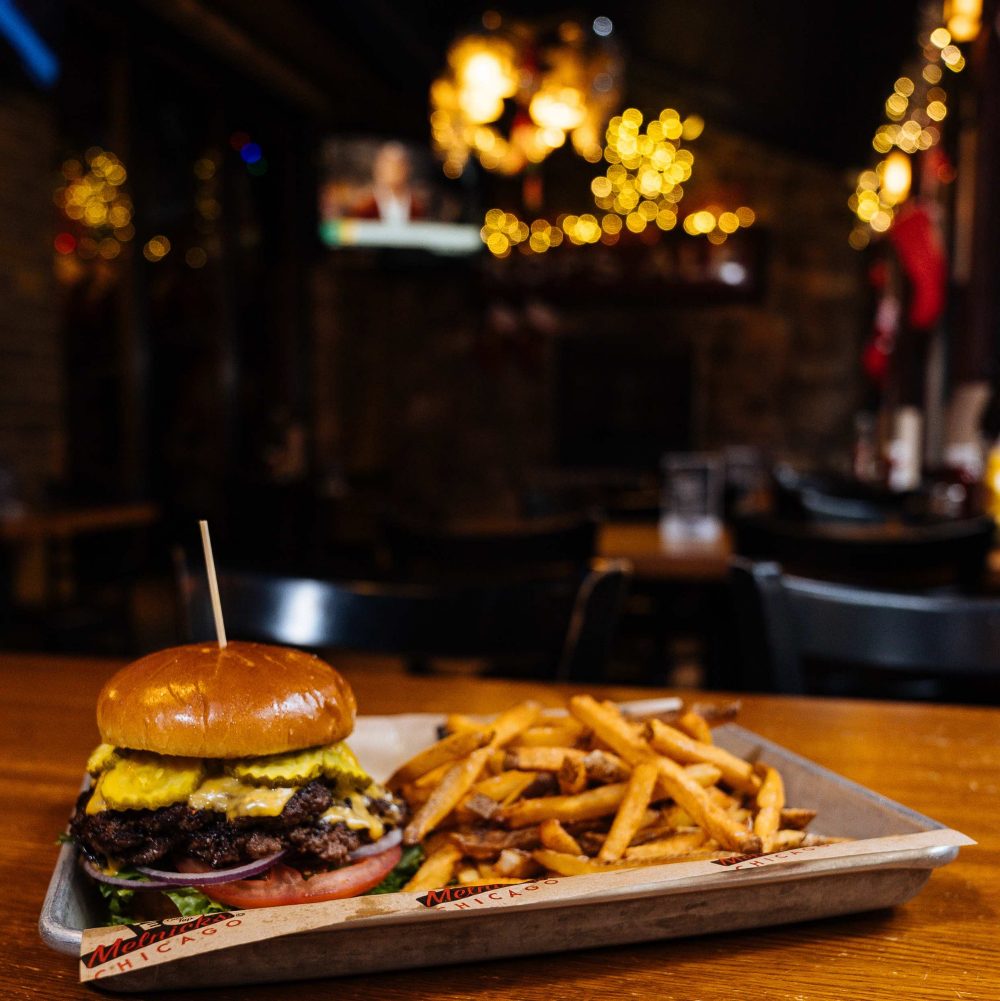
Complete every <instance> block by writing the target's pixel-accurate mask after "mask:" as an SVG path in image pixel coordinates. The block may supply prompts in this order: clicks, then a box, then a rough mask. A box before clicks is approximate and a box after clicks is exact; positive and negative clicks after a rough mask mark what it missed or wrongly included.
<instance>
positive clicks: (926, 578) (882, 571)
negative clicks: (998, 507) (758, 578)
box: [733, 515, 996, 592]
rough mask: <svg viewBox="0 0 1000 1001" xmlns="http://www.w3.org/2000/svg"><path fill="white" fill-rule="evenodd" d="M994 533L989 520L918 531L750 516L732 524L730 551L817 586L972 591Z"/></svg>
mask: <svg viewBox="0 0 1000 1001" xmlns="http://www.w3.org/2000/svg"><path fill="white" fill-rule="evenodd" d="M995 533H996V526H995V524H994V523H993V521H992V519H990V518H986V517H979V518H962V519H955V520H951V521H938V522H931V523H923V524H907V523H902V522H880V523H868V524H860V523H857V522H854V523H851V522H846V521H832V520H831V521H815V520H812V521H810V520H800V519H794V518H785V517H780V516H775V515H753V516H746V517H742V518H738V519H736V520H735V521H734V523H733V537H734V549H735V551H736V553H738V554H739V555H740V556H742V557H745V558H748V559H753V560H773V561H774V562H777V563H780V564H781V565H782V567H783V568H784V569H785V570H786V571H790V572H792V573H796V574H800V575H802V576H804V577H810V578H815V579H818V580H828V581H836V582H839V583H843V584H854V585H857V586H861V587H865V586H868V587H885V588H888V589H891V590H898V591H917V590H928V589H931V588H941V587H953V588H957V589H960V590H963V591H970V592H971V591H975V590H977V588H978V587H979V585H980V583H981V580H982V576H983V573H984V570H985V567H986V559H987V556H988V554H989V551H990V549H991V547H992V546H993V541H994V536H995Z"/></svg>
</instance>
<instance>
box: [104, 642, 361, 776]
mask: <svg viewBox="0 0 1000 1001" xmlns="http://www.w3.org/2000/svg"><path fill="white" fill-rule="evenodd" d="M356 708H357V707H356V703H355V701H354V693H353V692H352V691H351V688H350V686H349V685H348V684H347V682H346V681H345V680H344V679H343V678H342V677H341V676H340V674H338V673H337V671H335V670H334V669H333V668H332V667H330V665H329V664H327V663H325V662H324V661H322V660H320V659H319V657H316V656H314V655H313V654H310V653H303V652H302V651H301V650H294V649H291V648H289V647H278V646H267V645H265V644H263V643H230V644H229V645H228V646H227V647H225V648H224V649H222V648H220V647H219V646H218V645H217V644H215V643H193V644H191V645H189V646H179V647H171V648H169V649H167V650H160V651H159V652H157V653H151V654H149V655H148V656H146V657H142V658H141V659H139V660H137V661H134V662H133V663H131V664H129V665H128V666H127V667H124V668H122V669H121V670H120V671H119V672H118V673H117V674H116V675H115V676H114V677H113V678H111V679H110V680H109V681H108V682H107V683H106V684H105V686H104V688H102V689H101V694H100V695H99V696H98V699H97V726H98V729H99V730H100V731H101V739H102V740H103V741H104V742H105V743H107V744H114V745H115V746H116V747H128V748H133V749H135V750H139V751H153V752H155V753H156V754H176V755H182V756H184V757H194V758H244V757H259V756H263V755H267V754H281V753H283V752H285V751H297V750H301V749H302V748H304V747H312V746H315V745H317V744H330V743H333V742H334V741H337V740H343V739H344V738H345V737H347V736H349V735H350V733H351V731H352V730H353V729H354V715H355V711H356Z"/></svg>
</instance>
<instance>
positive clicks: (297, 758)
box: [227, 747, 324, 786]
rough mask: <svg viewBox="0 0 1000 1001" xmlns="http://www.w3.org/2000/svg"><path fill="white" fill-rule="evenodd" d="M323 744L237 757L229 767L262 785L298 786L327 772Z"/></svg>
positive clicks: (238, 774)
mask: <svg viewBox="0 0 1000 1001" xmlns="http://www.w3.org/2000/svg"><path fill="white" fill-rule="evenodd" d="M323 751H324V748H322V747H314V748H313V749H312V750H309V751H296V752H295V753H294V754H273V755H270V756H268V757H266V758H247V759H246V760H244V761H236V762H234V763H233V764H231V765H230V766H229V767H228V769H227V771H228V772H229V774H230V775H235V776H236V777H237V778H238V779H242V780H243V781H244V782H252V783H253V784H254V785H258V786H297V785H305V784H306V783H307V782H312V780H313V779H316V778H319V776H320V775H321V774H322V773H323Z"/></svg>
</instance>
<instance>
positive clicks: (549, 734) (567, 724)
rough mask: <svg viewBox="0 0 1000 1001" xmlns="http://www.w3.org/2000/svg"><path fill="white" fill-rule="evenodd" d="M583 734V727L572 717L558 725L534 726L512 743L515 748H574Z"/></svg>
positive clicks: (566, 718) (566, 717)
mask: <svg viewBox="0 0 1000 1001" xmlns="http://www.w3.org/2000/svg"><path fill="white" fill-rule="evenodd" d="M582 734H583V727H582V726H581V725H580V723H579V722H578V721H577V720H575V719H573V717H572V716H564V717H563V718H562V719H561V720H560V721H559V722H558V723H555V722H553V723H551V724H547V725H544V726H532V727H529V728H528V729H527V730H525V731H524V732H523V733H521V734H518V736H517V737H515V738H514V740H513V741H512V744H513V746H515V747H573V746H574V745H575V744H576V742H577V741H578V740H579V739H580V737H581V736H582Z"/></svg>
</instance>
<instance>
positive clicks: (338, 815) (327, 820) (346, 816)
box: [319, 793, 385, 841]
mask: <svg viewBox="0 0 1000 1001" xmlns="http://www.w3.org/2000/svg"><path fill="white" fill-rule="evenodd" d="M319 819H320V822H321V823H324V824H345V825H346V826H347V829H348V830H349V831H368V834H369V836H370V837H371V839H372V841H378V839H379V838H380V837H382V835H383V834H385V824H384V823H383V822H382V820H381V819H380V818H379V817H376V816H375V814H374V813H372V812H371V810H369V809H368V803H367V799H366V797H365V796H362V795H360V794H357V793H355V794H354V795H353V796H348V797H347V800H346V802H344V803H335V804H334V805H333V806H331V807H330V809H329V810H327V811H326V813H324V814H323V815H322V816H321V817H320V818H319Z"/></svg>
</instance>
